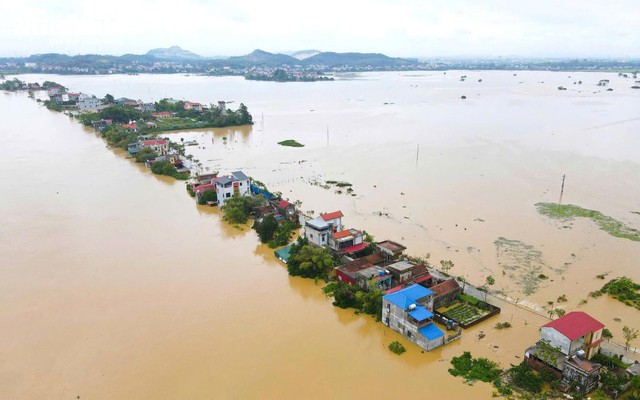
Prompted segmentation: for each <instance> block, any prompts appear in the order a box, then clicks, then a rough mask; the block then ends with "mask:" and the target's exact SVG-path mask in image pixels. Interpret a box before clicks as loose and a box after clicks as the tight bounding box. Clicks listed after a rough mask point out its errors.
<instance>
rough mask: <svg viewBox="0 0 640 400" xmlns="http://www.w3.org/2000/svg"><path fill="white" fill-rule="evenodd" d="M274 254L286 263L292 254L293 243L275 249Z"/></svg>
mask: <svg viewBox="0 0 640 400" xmlns="http://www.w3.org/2000/svg"><path fill="white" fill-rule="evenodd" d="M273 254H275V256H276V257H277V258H278V260H280V261H282V262H283V263H285V264H286V263H287V262H288V261H289V257H290V256H291V244H289V245H286V246H284V247H283V248H281V249H278V250H276V251H274V252H273Z"/></svg>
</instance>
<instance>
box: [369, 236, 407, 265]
mask: <svg viewBox="0 0 640 400" xmlns="http://www.w3.org/2000/svg"><path fill="white" fill-rule="evenodd" d="M376 246H378V248H379V249H380V250H381V251H383V252H384V253H385V254H386V255H387V259H388V260H389V261H397V260H399V259H400V256H402V253H403V252H404V251H405V250H406V249H407V248H406V247H404V246H403V245H401V244H400V243H396V242H392V241H391V240H385V241H382V242H378V243H376Z"/></svg>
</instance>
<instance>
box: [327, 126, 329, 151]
mask: <svg viewBox="0 0 640 400" xmlns="http://www.w3.org/2000/svg"><path fill="white" fill-rule="evenodd" d="M327 147H329V125H327Z"/></svg>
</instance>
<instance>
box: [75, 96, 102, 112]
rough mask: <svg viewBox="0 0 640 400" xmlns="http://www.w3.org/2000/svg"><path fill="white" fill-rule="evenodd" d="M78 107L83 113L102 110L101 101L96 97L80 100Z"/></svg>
mask: <svg viewBox="0 0 640 400" xmlns="http://www.w3.org/2000/svg"><path fill="white" fill-rule="evenodd" d="M76 106H78V108H79V109H80V110H83V111H84V110H87V111H95V110H99V109H100V100H98V99H96V98H95V97H85V98H83V99H81V100H78V102H77V103H76Z"/></svg>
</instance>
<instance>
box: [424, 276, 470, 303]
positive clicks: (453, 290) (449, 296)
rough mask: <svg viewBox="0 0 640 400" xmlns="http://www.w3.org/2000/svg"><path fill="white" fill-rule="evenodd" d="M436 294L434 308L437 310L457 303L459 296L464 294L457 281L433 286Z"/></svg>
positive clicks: (447, 281)
mask: <svg viewBox="0 0 640 400" xmlns="http://www.w3.org/2000/svg"><path fill="white" fill-rule="evenodd" d="M429 289H431V290H432V291H433V293H434V298H433V308H434V310H437V309H438V308H440V307H444V306H446V305H448V304H451V303H453V302H454V301H456V299H457V297H458V295H459V294H462V288H461V287H460V285H459V284H458V282H456V280H455V279H453V278H452V279H447V280H445V281H442V282H440V283H438V284H435V285H433V286H431V287H430V288H429Z"/></svg>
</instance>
